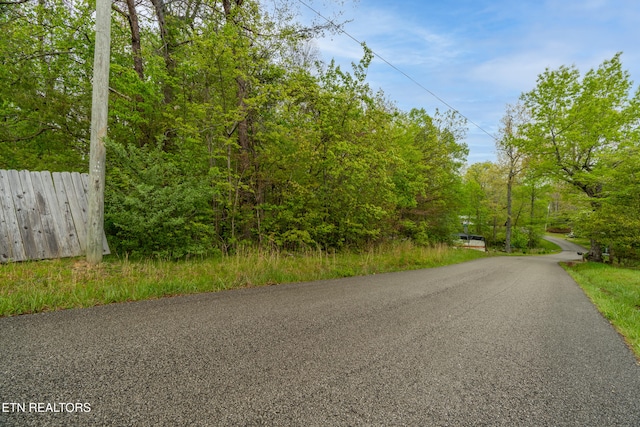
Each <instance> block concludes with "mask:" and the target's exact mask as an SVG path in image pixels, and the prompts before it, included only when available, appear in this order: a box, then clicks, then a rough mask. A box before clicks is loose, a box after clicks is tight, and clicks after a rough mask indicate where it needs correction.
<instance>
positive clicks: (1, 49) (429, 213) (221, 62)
mask: <svg viewBox="0 0 640 427" xmlns="http://www.w3.org/2000/svg"><path fill="white" fill-rule="evenodd" d="M285 4H286V2H285V3H284V4H283V5H285ZM160 5H162V7H161V8H160V9H157V7H159V6H160ZM229 5H230V8H228V9H225V8H223V5H222V3H221V2H215V1H210V0H205V1H198V2H167V1H164V2H135V5H134V10H133V11H132V10H129V9H128V8H124V7H123V4H121V3H117V2H116V3H114V4H113V9H112V10H113V14H112V46H111V75H110V82H109V86H110V89H111V91H110V99H109V107H110V108H109V133H108V136H109V139H110V141H111V142H110V143H109V144H108V147H107V163H108V165H107V189H106V205H105V217H106V224H105V226H106V232H107V234H108V239H109V241H110V245H111V248H112V250H115V251H116V252H118V253H126V254H130V255H136V256H153V257H160V258H170V259H174V258H184V257H188V256H195V255H198V256H200V255H208V254H212V253H217V252H223V253H230V252H233V251H238V250H240V249H241V248H242V247H243V246H245V245H250V244H256V245H260V246H263V247H269V248H273V247H275V248H284V249H296V250H305V249H308V248H314V249H315V248H317V247H321V248H326V249H336V248H342V249H346V248H354V249H360V248H364V247H369V246H370V245H372V244H374V243H378V242H383V241H386V240H393V239H396V238H399V237H402V238H410V239H413V240H415V241H416V242H419V243H420V244H423V245H433V244H436V243H439V242H446V241H448V240H449V239H450V236H451V233H453V232H455V231H457V227H458V215H459V214H460V210H461V207H462V204H463V202H462V197H461V193H462V185H463V184H462V181H461V179H460V176H459V175H460V169H461V167H462V165H463V164H464V161H465V158H466V155H467V148H466V146H465V145H464V144H463V143H462V142H461V141H462V140H463V139H464V137H465V134H464V133H465V132H464V130H465V129H464V128H465V123H464V121H463V120H462V119H461V118H460V117H459V116H458V115H456V114H454V113H452V112H447V113H440V112H438V113H437V114H435V115H434V116H433V117H430V116H429V115H428V114H427V113H426V112H425V111H424V110H413V111H410V112H402V111H398V110H397V109H396V108H395V107H393V106H392V105H390V103H389V101H388V100H386V98H385V96H384V94H383V93H382V92H378V93H374V91H372V89H371V88H370V87H369V84H368V83H367V81H366V76H367V69H368V67H369V64H370V62H371V60H372V59H373V54H372V52H371V51H370V50H369V49H368V48H367V47H366V46H363V58H362V60H361V61H360V62H358V63H354V64H353V65H352V68H351V70H349V71H346V70H342V69H341V68H340V67H338V66H337V65H335V63H330V64H328V65H325V64H321V63H318V64H313V61H311V60H310V58H311V57H313V55H312V54H309V52H308V50H307V48H308V45H306V42H307V41H308V39H309V38H310V37H312V36H313V35H314V31H315V30H316V29H312V28H300V25H299V24H297V23H295V21H293V20H290V19H289V18H287V16H288V15H287V14H286V13H285V14H283V15H277V14H275V15H274V14H266V13H264V12H263V9H262V5H261V4H260V3H259V2H257V1H251V0H245V1H243V2H230V3H229ZM0 7H2V10H3V11H5V10H7V11H9V12H10V13H8V14H7V15H0V25H1V26H2V28H3V30H5V34H6V37H3V38H2V39H1V40H0V54H1V55H2V56H1V58H2V61H0V74H1V75H3V76H8V77H9V78H8V79H4V78H3V79H2V80H0V95H1V96H0V118H2V119H3V123H5V124H6V125H5V126H3V127H2V128H0V144H1V145H2V150H0V167H11V168H17V169H23V168H29V169H50V170H61V169H67V170H69V169H70V170H81V171H82V170H86V163H88V159H87V157H88V156H87V154H88V133H89V113H90V108H89V106H90V99H91V88H90V83H91V65H92V58H93V51H92V50H93V22H92V15H91V11H92V10H93V6H92V4H90V2H88V1H78V2H71V3H69V2H66V3H65V2H62V3H60V2H55V1H48V0H45V1H43V2H39V3H38V5H36V4H35V2H26V3H17V4H15V5H11V6H6V5H4V6H0ZM134 12H135V13H134ZM161 15H162V16H163V19H162V20H159V19H158V16H161ZM135 22H138V24H139V26H138V27H137V28H136V27H135ZM136 30H137V32H136ZM136 34H138V35H139V39H138V41H139V44H138V45H136V43H135V41H136V40H135V39H136V37H137V36H136ZM138 59H141V61H137V60H138ZM312 66H313V68H311V67H312Z"/></svg>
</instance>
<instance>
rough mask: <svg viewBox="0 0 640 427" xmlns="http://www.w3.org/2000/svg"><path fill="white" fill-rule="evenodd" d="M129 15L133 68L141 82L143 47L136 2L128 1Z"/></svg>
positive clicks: (142, 74)
mask: <svg viewBox="0 0 640 427" xmlns="http://www.w3.org/2000/svg"><path fill="white" fill-rule="evenodd" d="M127 8H128V9H129V15H128V16H127V19H128V21H129V28H130V29H131V50H132V52H133V68H134V69H135V70H136V73H137V74H138V77H140V80H144V66H143V63H142V46H141V44H140V23H139V22H138V13H137V12H136V5H135V3H134V0H127Z"/></svg>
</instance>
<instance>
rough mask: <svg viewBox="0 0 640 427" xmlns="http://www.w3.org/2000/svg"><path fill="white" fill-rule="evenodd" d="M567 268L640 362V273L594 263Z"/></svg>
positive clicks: (568, 266)
mask: <svg viewBox="0 0 640 427" xmlns="http://www.w3.org/2000/svg"><path fill="white" fill-rule="evenodd" d="M564 267H565V269H566V270H567V271H568V272H569V274H570V275H571V277H573V279H574V280H575V281H576V282H577V283H578V284H579V285H580V287H581V288H582V289H583V290H584V292H585V294H587V296H588V297H589V298H590V299H591V301H592V302H593V303H594V305H595V306H596V307H597V308H598V310H599V311H600V312H601V313H602V315H603V316H604V317H605V318H607V319H608V320H609V321H610V322H611V324H613V326H614V327H615V328H616V329H617V330H618V332H619V333H620V334H621V335H622V336H624V338H625V340H626V341H627V343H628V344H629V346H630V347H631V349H632V350H633V352H634V353H635V355H636V357H637V358H638V360H640V271H638V270H631V269H626V268H620V267H614V266H611V265H608V264H599V263H591V262H589V263H578V264H573V265H565V266H564Z"/></svg>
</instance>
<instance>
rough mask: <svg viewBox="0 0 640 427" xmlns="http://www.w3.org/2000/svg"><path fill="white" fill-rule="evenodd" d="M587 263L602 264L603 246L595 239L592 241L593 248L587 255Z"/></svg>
mask: <svg viewBox="0 0 640 427" xmlns="http://www.w3.org/2000/svg"><path fill="white" fill-rule="evenodd" d="M586 258H587V261H593V262H602V260H603V258H602V245H600V242H597V241H596V240H594V239H591V248H590V249H589V252H588V253H587V256H586Z"/></svg>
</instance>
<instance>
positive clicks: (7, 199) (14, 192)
mask: <svg viewBox="0 0 640 427" xmlns="http://www.w3.org/2000/svg"><path fill="white" fill-rule="evenodd" d="M88 182H89V175H88V174H80V173H77V172H72V173H70V172H54V173H53V174H52V173H50V172H48V171H44V172H29V171H24V170H23V171H19V172H18V171H16V170H0V262H9V261H25V260H38V259H48V258H64V257H73V256H80V255H84V254H85V250H86V247H85V245H86V233H87V226H86V224H87V185H88ZM103 247H104V253H105V254H108V253H109V246H108V245H107V239H106V237H104V238H103Z"/></svg>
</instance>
